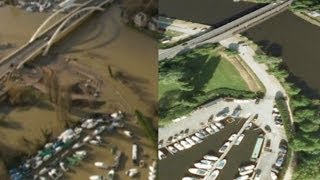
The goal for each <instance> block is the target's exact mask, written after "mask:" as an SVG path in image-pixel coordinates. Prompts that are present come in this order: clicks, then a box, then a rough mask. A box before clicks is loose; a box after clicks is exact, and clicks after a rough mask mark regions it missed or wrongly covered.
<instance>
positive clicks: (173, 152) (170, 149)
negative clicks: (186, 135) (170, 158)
mask: <svg viewBox="0 0 320 180" xmlns="http://www.w3.org/2000/svg"><path fill="white" fill-rule="evenodd" d="M168 150H169V151H170V152H171V153H172V154H175V153H177V152H178V150H177V149H176V148H174V147H172V146H168Z"/></svg>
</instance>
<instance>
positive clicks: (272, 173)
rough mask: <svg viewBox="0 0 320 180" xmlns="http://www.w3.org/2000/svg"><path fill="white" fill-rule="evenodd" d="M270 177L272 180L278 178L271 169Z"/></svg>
mask: <svg viewBox="0 0 320 180" xmlns="http://www.w3.org/2000/svg"><path fill="white" fill-rule="evenodd" d="M271 179H272V180H277V179H278V176H277V174H276V173H275V172H273V171H271Z"/></svg>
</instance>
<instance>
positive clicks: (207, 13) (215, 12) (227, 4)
mask: <svg viewBox="0 0 320 180" xmlns="http://www.w3.org/2000/svg"><path fill="white" fill-rule="evenodd" d="M258 7H260V6H258ZM255 8H257V6H256V5H255V4H254V3H248V2H233V1H232V0H202V1H201V2H200V1H197V0H174V1H171V0H161V1H160V10H159V12H160V14H162V15H166V16H169V17H173V18H178V19H182V20H190V21H193V22H199V23H203V24H208V25H213V26H216V25H217V24H218V25H221V24H223V23H225V22H228V21H230V20H231V19H233V18H235V17H238V16H239V15H241V14H243V13H246V12H249V11H250V10H252V9H255ZM243 34H245V35H246V36H247V37H249V38H250V39H252V40H253V41H254V42H256V43H257V44H259V45H261V46H263V48H262V49H263V50H264V51H265V52H266V53H267V54H270V55H274V56H279V57H282V58H283V60H284V62H285V64H286V66H287V68H288V69H289V71H290V72H291V73H292V75H293V77H294V78H293V81H294V82H296V83H297V84H298V85H299V86H300V87H301V88H302V89H303V92H304V94H306V95H308V96H309V97H319V94H320V83H319V80H318V77H319V76H320V71H319V70H318V68H319V67H320V51H319V43H320V28H319V27H317V26H315V25H312V24H310V23H308V22H306V21H305V20H303V19H301V18H299V17H297V16H295V15H294V14H293V13H292V12H290V11H289V10H287V11H285V12H283V13H281V14H278V15H277V16H275V17H273V18H271V19H269V20H267V21H265V22H263V23H261V24H258V25H256V26H255V27H253V28H251V29H249V30H247V31H246V32H244V33H243Z"/></svg>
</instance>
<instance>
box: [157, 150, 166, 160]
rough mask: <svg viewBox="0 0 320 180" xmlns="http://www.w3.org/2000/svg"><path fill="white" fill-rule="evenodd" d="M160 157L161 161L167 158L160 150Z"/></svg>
mask: <svg viewBox="0 0 320 180" xmlns="http://www.w3.org/2000/svg"><path fill="white" fill-rule="evenodd" d="M158 157H159V160H161V159H164V158H166V157H167V156H166V155H165V154H164V153H163V152H162V151H160V150H158Z"/></svg>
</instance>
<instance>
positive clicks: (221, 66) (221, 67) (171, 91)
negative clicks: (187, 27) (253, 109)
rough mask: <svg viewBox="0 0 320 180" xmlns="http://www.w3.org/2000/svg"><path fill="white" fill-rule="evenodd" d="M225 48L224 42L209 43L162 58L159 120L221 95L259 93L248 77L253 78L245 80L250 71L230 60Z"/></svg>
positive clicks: (169, 118)
mask: <svg viewBox="0 0 320 180" xmlns="http://www.w3.org/2000/svg"><path fill="white" fill-rule="evenodd" d="M224 51H225V50H224V48H221V46H217V45H216V44H210V45H206V46H202V47H199V48H195V49H193V50H191V51H190V52H188V53H186V54H183V55H178V56H176V57H174V58H173V59H169V60H166V61H161V62H160V65H159V74H160V75H159V76H160V77H159V98H160V99H159V102H160V105H159V114H160V123H163V122H165V121H167V122H168V121H169V120H173V119H175V118H178V117H180V116H183V115H186V114H188V113H190V112H191V111H193V110H195V109H196V108H198V107H199V106H201V105H202V104H204V103H206V102H209V101H212V100H214V99H218V98H221V97H234V98H241V99H245V98H248V99H253V98H255V97H256V96H258V93H257V92H258V91H254V90H257V89H258V88H257V87H256V86H254V89H252V90H251V89H250V88H249V86H248V81H250V82H251V81H254V79H252V78H251V79H249V78H248V77H251V76H250V75H248V77H247V79H246V80H244V77H243V76H242V75H244V74H246V75H247V73H248V72H247V71H246V70H245V69H244V67H242V72H241V73H240V72H239V68H240V67H235V66H234V64H233V63H231V62H230V60H227V59H226V56H227V55H226V54H224V55H223V56H222V55H221V53H222V52H224ZM228 58H230V57H229V56H228ZM191 67H192V68H191ZM251 83H252V82H251ZM255 84H256V83H254V82H253V84H251V85H255ZM251 87H252V86H251ZM256 93H257V94H256Z"/></svg>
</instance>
